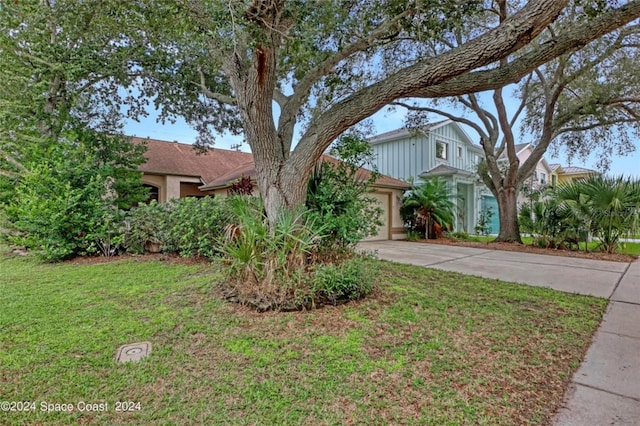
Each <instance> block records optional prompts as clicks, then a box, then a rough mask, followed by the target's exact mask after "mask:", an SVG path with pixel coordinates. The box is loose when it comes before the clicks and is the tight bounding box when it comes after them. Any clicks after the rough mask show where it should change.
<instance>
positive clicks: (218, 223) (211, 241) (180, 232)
mask: <svg viewBox="0 0 640 426" xmlns="http://www.w3.org/2000/svg"><path fill="white" fill-rule="evenodd" d="M167 210H168V212H169V215H168V219H167V220H168V223H167V224H166V226H165V228H166V240H167V241H166V244H167V246H166V248H165V250H166V251H174V252H176V253H178V254H179V255H180V256H183V257H192V256H203V257H207V258H213V257H214V256H217V255H218V254H219V252H218V250H217V249H216V243H217V242H218V241H219V240H220V239H221V238H222V237H223V236H224V230H225V227H226V226H227V224H229V223H231V222H232V221H233V214H232V212H231V210H230V208H229V203H228V200H226V199H225V198H219V197H215V198H213V197H203V198H181V199H177V200H172V201H171V202H170V203H168V206H167Z"/></svg>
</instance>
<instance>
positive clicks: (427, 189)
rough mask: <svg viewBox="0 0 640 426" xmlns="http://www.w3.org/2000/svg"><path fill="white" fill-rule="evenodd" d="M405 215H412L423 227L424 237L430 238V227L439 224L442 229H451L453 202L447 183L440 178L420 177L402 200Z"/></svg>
mask: <svg viewBox="0 0 640 426" xmlns="http://www.w3.org/2000/svg"><path fill="white" fill-rule="evenodd" d="M402 204H403V210H404V211H405V216H406V215H407V214H408V215H413V216H414V217H415V219H416V224H417V225H418V226H419V227H422V226H424V227H425V237H426V238H431V236H432V232H431V231H432V229H433V227H434V226H435V224H436V223H437V224H439V225H440V226H441V227H442V229H451V227H452V225H453V220H454V209H455V204H454V202H453V201H452V200H451V193H450V191H449V188H448V187H447V183H446V182H445V181H444V180H442V179H440V178H426V179H425V178H421V179H420V183H419V184H418V185H414V186H413V187H412V188H411V190H410V191H409V192H408V193H407V195H406V196H405V199H404V201H403V203H402Z"/></svg>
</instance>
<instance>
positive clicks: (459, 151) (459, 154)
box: [458, 146, 462, 158]
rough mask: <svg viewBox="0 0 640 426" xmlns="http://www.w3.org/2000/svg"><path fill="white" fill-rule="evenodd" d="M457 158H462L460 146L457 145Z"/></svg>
mask: <svg viewBox="0 0 640 426" xmlns="http://www.w3.org/2000/svg"><path fill="white" fill-rule="evenodd" d="M458 158H462V147H461V146H459V147H458Z"/></svg>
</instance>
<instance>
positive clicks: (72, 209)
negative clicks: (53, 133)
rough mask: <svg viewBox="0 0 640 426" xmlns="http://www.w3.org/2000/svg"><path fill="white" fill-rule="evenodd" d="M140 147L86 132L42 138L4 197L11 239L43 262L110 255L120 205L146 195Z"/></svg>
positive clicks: (117, 243)
mask: <svg viewBox="0 0 640 426" xmlns="http://www.w3.org/2000/svg"><path fill="white" fill-rule="evenodd" d="M143 148H144V147H140V146H133V145H132V144H131V143H130V142H129V141H128V140H126V139H124V138H118V137H112V136H105V135H100V134H95V133H92V132H90V131H86V130H76V131H74V132H71V133H68V134H67V136H66V138H64V139H61V140H57V141H49V142H48V145H47V144H46V143H45V142H43V145H42V146H38V147H37V149H35V151H37V152H33V153H32V158H33V160H31V161H28V162H27V163H26V165H25V170H24V171H23V172H22V174H21V176H20V178H19V180H18V182H17V185H16V187H15V190H14V191H13V193H12V194H11V196H10V197H8V201H7V202H8V206H7V219H8V220H9V221H10V222H11V223H12V224H13V226H14V227H15V230H16V232H15V233H14V234H13V235H12V236H11V237H10V242H11V243H14V244H19V245H24V246H26V247H28V248H31V249H35V250H37V252H38V255H39V257H40V258H42V259H43V260H46V261H52V262H54V261H59V260H63V259H66V258H70V257H73V256H76V255H83V254H91V253H98V252H100V251H103V252H104V250H107V252H108V253H109V254H113V253H115V252H116V251H117V250H119V248H120V242H121V241H122V237H121V234H120V236H118V235H117V234H118V233H119V232H120V231H121V230H120V222H119V219H120V212H119V209H121V208H127V207H129V206H130V205H131V204H132V203H134V202H137V201H140V200H141V199H143V198H144V197H145V192H144V190H143V188H142V185H141V184H140V176H141V174H140V173H137V172H132V171H130V170H131V169H132V168H135V167H136V166H137V165H138V164H140V162H142V161H143V157H142V152H143Z"/></svg>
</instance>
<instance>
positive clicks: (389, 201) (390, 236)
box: [367, 188, 407, 240]
mask: <svg viewBox="0 0 640 426" xmlns="http://www.w3.org/2000/svg"><path fill="white" fill-rule="evenodd" d="M372 195H373V197H374V198H376V200H377V201H378V204H379V206H380V207H381V208H382V209H383V212H382V216H381V220H382V226H380V228H379V229H378V234H377V235H374V236H371V237H369V238H367V240H404V239H406V238H407V233H406V230H405V229H404V223H403V221H402V216H400V206H402V196H403V191H402V190H399V189H391V188H375V189H374V192H373V193H372Z"/></svg>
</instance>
